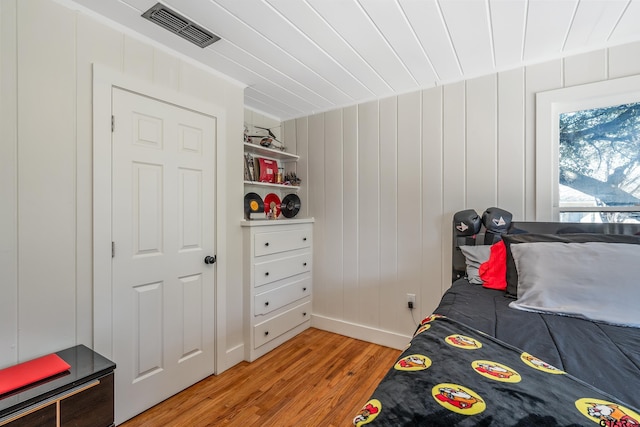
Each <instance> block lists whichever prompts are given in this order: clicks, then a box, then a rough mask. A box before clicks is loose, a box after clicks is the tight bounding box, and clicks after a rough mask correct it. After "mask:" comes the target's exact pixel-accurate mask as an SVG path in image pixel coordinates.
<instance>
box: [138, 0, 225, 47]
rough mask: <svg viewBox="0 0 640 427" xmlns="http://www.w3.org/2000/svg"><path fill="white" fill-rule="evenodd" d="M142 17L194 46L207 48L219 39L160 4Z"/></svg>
mask: <svg viewBox="0 0 640 427" xmlns="http://www.w3.org/2000/svg"><path fill="white" fill-rule="evenodd" d="M142 17H143V18H147V19H148V20H149V21H151V22H155V23H156V24H158V25H160V26H161V27H163V28H165V29H167V30H169V31H171V32H172V33H174V34H177V35H179V36H180V37H183V38H185V39H187V40H189V41H190V42H191V43H193V44H195V45H196V46H200V47H207V46H209V45H210V44H211V43H215V42H217V41H218V40H220V37H218V36H216V35H215V34H213V33H212V32H210V31H207V30H205V29H204V28H202V27H201V26H199V25H197V24H195V23H194V22H193V21H191V20H189V19H187V18H185V17H184V16H182V15H180V14H179V13H178V12H176V11H174V10H171V9H169V8H168V7H167V6H165V5H163V4H162V3H156V5H155V6H153V7H152V8H151V9H149V10H147V11H146V12H145V13H143V14H142Z"/></svg>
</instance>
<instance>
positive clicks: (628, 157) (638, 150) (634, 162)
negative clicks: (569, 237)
mask: <svg viewBox="0 0 640 427" xmlns="http://www.w3.org/2000/svg"><path fill="white" fill-rule="evenodd" d="M558 142H559V144H558V148H559V162H558V166H559V171H558V172H559V173H558V184H559V210H560V221H563V222H640V102H639V103H630V104H620V105H615V106H610V107H602V108H593V109H588V110H580V111H573V112H566V113H561V114H560V116H559V141H558Z"/></svg>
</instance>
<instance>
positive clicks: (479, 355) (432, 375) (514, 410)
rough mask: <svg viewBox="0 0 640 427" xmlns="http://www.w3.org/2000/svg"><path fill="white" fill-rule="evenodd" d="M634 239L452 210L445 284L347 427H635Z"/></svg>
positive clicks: (494, 212) (638, 393) (634, 233)
mask: <svg viewBox="0 0 640 427" xmlns="http://www.w3.org/2000/svg"><path fill="white" fill-rule="evenodd" d="M498 217H499V218H501V219H505V218H506V221H503V222H502V223H501V224H500V226H499V227H497V228H496V227H495V224H496V222H499V221H496V218H498ZM638 234H640V224H567V223H549V222H545V223H536V222H513V223H512V222H511V218H510V216H509V214H508V212H506V211H503V210H501V209H498V208H490V209H488V210H487V211H485V213H484V214H483V215H482V217H480V216H479V215H477V214H476V213H475V211H472V210H465V211H461V212H458V213H457V214H456V215H454V221H453V254H452V257H453V258H452V266H453V269H452V285H451V287H450V289H448V290H447V291H446V292H445V294H444V295H443V297H442V299H441V301H440V303H439V305H438V307H437V308H436V309H435V310H434V312H433V313H432V314H430V315H429V316H427V317H426V318H425V319H424V320H423V321H422V322H421V323H420V325H419V326H418V327H417V329H416V331H415V334H414V336H413V338H412V339H411V341H410V343H409V345H408V346H407V348H406V349H405V351H404V352H403V353H402V354H401V355H400V357H399V358H398V360H397V362H396V364H395V365H394V366H393V367H390V369H389V371H388V373H387V374H386V376H385V377H384V378H383V379H382V381H381V382H380V383H379V384H378V386H377V388H376V389H375V391H374V392H373V394H372V395H371V398H370V399H369V400H368V401H367V402H366V403H364V405H363V407H362V408H361V409H360V411H359V412H357V413H356V415H355V418H354V420H353V424H354V425H355V426H364V425H368V426H582V425H585V426H588V425H594V424H599V425H601V426H610V427H623V426H638V425H640V410H639V409H638V408H640V236H639V235H638ZM496 278H497V282H499V283H495V282H496Z"/></svg>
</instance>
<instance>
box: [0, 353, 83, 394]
mask: <svg viewBox="0 0 640 427" xmlns="http://www.w3.org/2000/svg"><path fill="white" fill-rule="evenodd" d="M70 367H71V365H69V364H68V363H67V362H65V361H64V360H62V358H60V356H58V355H57V354H49V355H47V356H42V357H38V358H37V359H33V360H29V361H28V362H23V363H19V364H17V365H14V366H11V367H9V368H5V369H2V370H0V394H3V393H8V392H10V391H13V390H16V389H19V388H20V387H24V386H26V385H29V384H33V383H35V382H37V381H40V380H43V379H45V378H48V377H50V376H52V375H55V374H59V373H60V372H64V371H66V370H67V369H69V368H70Z"/></svg>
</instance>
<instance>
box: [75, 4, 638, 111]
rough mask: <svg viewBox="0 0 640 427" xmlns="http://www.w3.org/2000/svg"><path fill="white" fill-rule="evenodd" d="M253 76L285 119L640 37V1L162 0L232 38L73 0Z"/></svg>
mask: <svg viewBox="0 0 640 427" xmlns="http://www.w3.org/2000/svg"><path fill="white" fill-rule="evenodd" d="M74 1H75V2H76V3H78V4H80V5H83V6H84V7H86V8H88V9H90V10H93V11H94V12H97V13H98V14H99V15H103V16H105V17H107V18H109V19H111V20H113V21H117V22H118V23H120V24H121V25H123V26H125V27H128V28H131V29H132V30H134V31H136V32H139V33H141V34H143V35H144V36H146V37H149V38H151V39H153V40H155V41H157V42H159V43H161V44H163V45H166V46H167V47H169V48H171V49H173V50H176V51H179V52H181V53H183V54H184V55H188V56H189V57H192V58H194V59H195V60H197V61H200V62H202V63H203V64H205V65H206V66H208V67H211V68H212V69H215V70H217V71H219V72H221V73H223V74H225V75H227V76H229V77H231V78H233V79H235V80H237V81H240V82H242V83H245V84H246V85H247V88H246V90H245V105H246V106H247V107H249V108H251V109H253V110H257V111H260V112H264V113H266V114H268V115H270V116H273V117H274V118H277V119H280V120H286V119H290V118H295V117H301V116H306V115H310V114H313V113H316V112H321V111H327V110H332V109H335V108H338V107H343V106H347V105H353V104H357V103H360V102H363V101H366V100H370V99H376V98H384V97H387V96H390V95H393V94H398V93H405V92H410V91H414V90H418V89H422V88H429V87H433V86H435V85H441V84H445V83H450V82H454V81H459V80H462V79H467V78H472V77H476V76H480V75H485V74H489V73H492V72H496V71H500V70H506V69H511V68H515V67H518V66H521V65H524V64H530V63H536V62H542V61H545V60H548V59H552V58H558V57H562V56H566V55H569V54H574V53H578V52H584V51H588V50H594V49H597V48H601V47H606V46H612V45H618V44H622V43H626V42H629V41H636V40H640V24H639V23H640V0H162V3H163V4H164V5H166V6H168V7H170V8H172V9H174V10H175V11H177V12H179V13H181V14H182V15H184V16H186V17H187V18H189V19H191V20H193V21H195V22H196V23H198V24H200V25H201V26H203V27H205V28H206V29H208V30H210V31H211V32H213V33H215V34H216V35H218V36H220V37H221V38H222V40H220V41H218V42H216V43H214V44H212V45H210V46H208V47H207V48H204V49H201V48H199V47H196V46H195V45H192V44H190V43H189V42H188V41H186V40H184V39H182V38H181V37H179V36H176V35H174V34H172V33H169V32H168V31H166V30H164V29H162V28H161V27H159V26H157V25H155V24H153V23H151V22H149V21H147V20H146V19H143V18H141V17H140V15H141V14H142V13H143V12H144V11H146V10H147V9H149V8H150V7H152V6H153V5H155V4H156V0H74Z"/></svg>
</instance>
